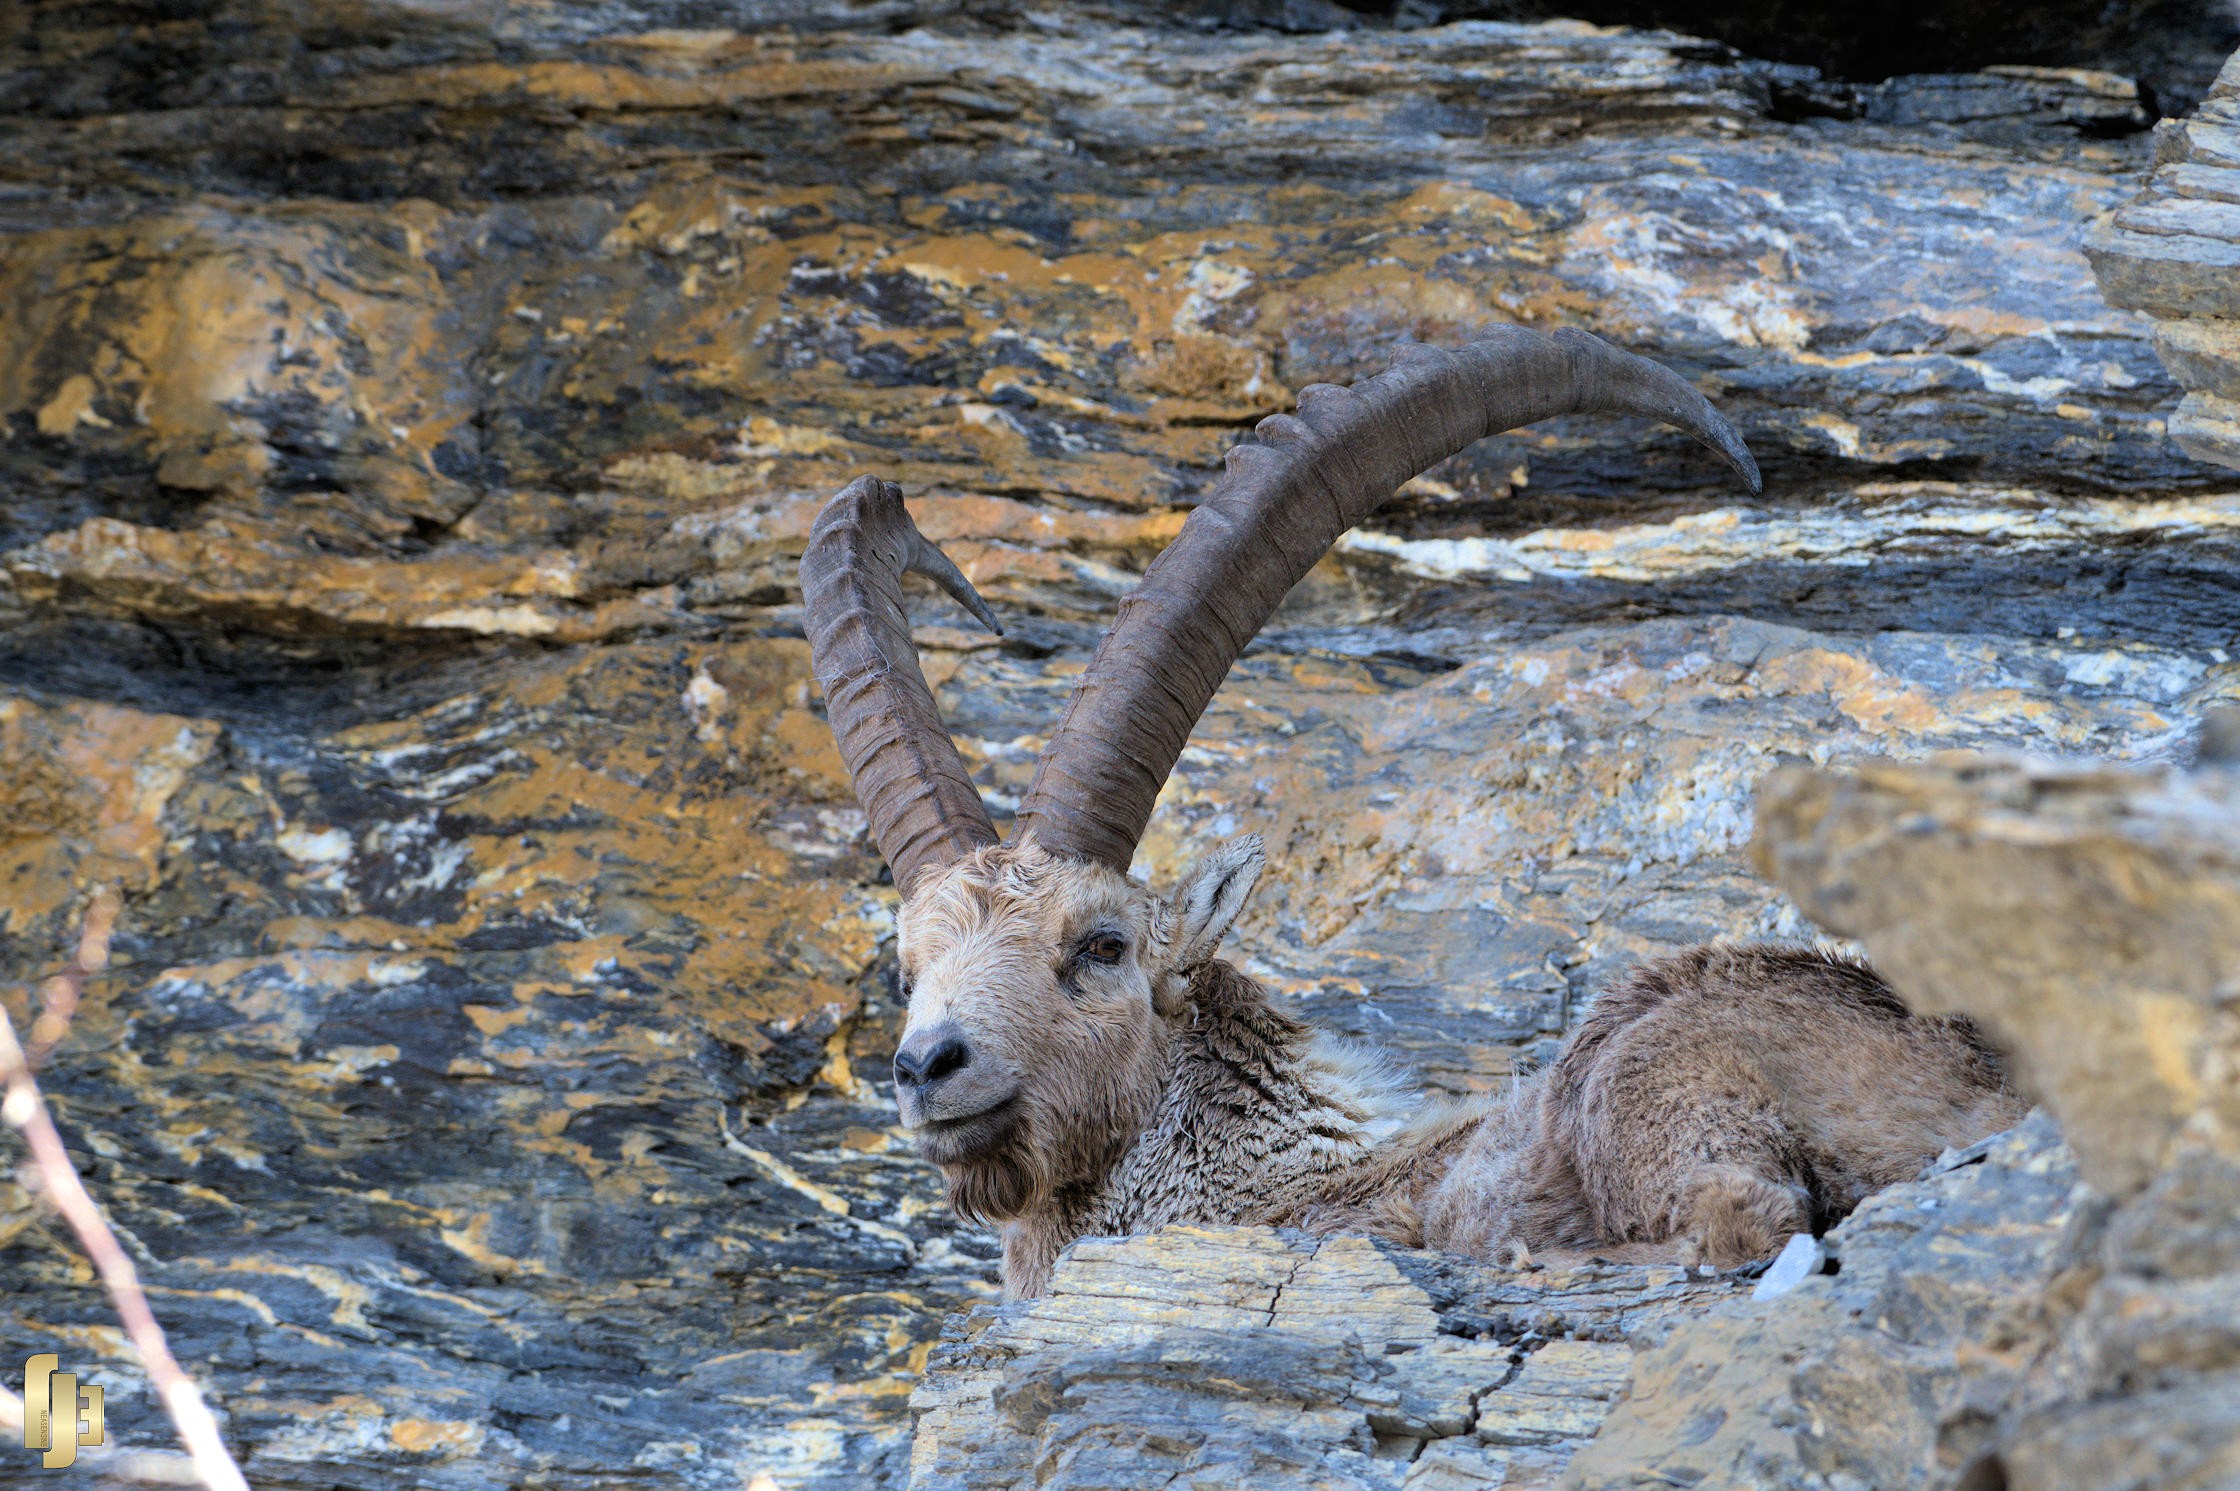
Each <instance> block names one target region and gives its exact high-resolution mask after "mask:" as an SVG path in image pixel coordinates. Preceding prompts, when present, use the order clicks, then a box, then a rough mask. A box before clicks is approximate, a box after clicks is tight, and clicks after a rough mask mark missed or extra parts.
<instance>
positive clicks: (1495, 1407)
mask: <svg viewBox="0 0 2240 1491" xmlns="http://www.w3.org/2000/svg"><path fill="white" fill-rule="evenodd" d="M1738 1287H1740V1286H1738V1285H1737V1284H1736V1283H1735V1282H1734V1281H1732V1280H1728V1279H1705V1278H1698V1277H1695V1276H1692V1275H1690V1274H1688V1273H1687V1272H1685V1271H1684V1270H1681V1269H1677V1268H1669V1267H1638V1266H1624V1267H1621V1266H1616V1265H1593V1266H1588V1267H1582V1268H1578V1269H1537V1270H1529V1271H1512V1270H1502V1269H1492V1268H1485V1267H1481V1266H1478V1265H1473V1264H1467V1263H1462V1262H1459V1261H1457V1260H1454V1259H1450V1258H1443V1257H1440V1256H1437V1255H1433V1254H1424V1253H1414V1252H1410V1251H1408V1250H1405V1249H1399V1248H1393V1247H1390V1246H1388V1245H1385V1244H1383V1243H1377V1242H1371V1241H1369V1240H1367V1239H1363V1238H1351V1237H1332V1238H1315V1237H1308V1236H1305V1235H1303V1234H1298V1233H1289V1232H1276V1231H1273V1230H1271V1229H1268V1228H1264V1227H1231V1228H1202V1227H1169V1228H1166V1229H1163V1230H1162V1231H1160V1232H1157V1233H1154V1234H1152V1235H1150V1236H1147V1237H1138V1238H1126V1239H1109V1238H1090V1239H1085V1240H1083V1241H1082V1242H1080V1243H1077V1244H1075V1245H1074V1246H1073V1247H1072V1248H1071V1249H1069V1250H1068V1251H1067V1253H1066V1254H1065V1256H1064V1257H1063V1258H1062V1259H1061V1260H1060V1262H1059V1264H1058V1269H1057V1272H1056V1274H1055V1276H1054V1277H1053V1280H1052V1284H1051V1292H1050V1294H1049V1295H1048V1296H1047V1297H1045V1298H1043V1299H1039V1300H1032V1301H1026V1302H1021V1303H1017V1304H1010V1305H1003V1306H993V1307H983V1308H981V1309H978V1310H975V1311H974V1312H972V1313H971V1314H970V1315H968V1316H965V1317H962V1318H961V1319H960V1320H957V1321H954V1322H952V1325H951V1330H950V1332H949V1335H948V1336H947V1338H946V1339H945V1340H944V1342H943V1344H942V1345H941V1346H940V1347H939V1348H937V1350H936V1352H935V1354H934V1357H933V1359H932V1360H931V1362H930V1363H929V1364H928V1371H927V1375H926V1378H925V1381H924V1383H923V1384H922V1385H921V1386H920V1387H919V1389H918V1391H917V1392H916V1394H915V1395H913V1397H912V1399H911V1409H912V1412H913V1414H914V1415H915V1418H916V1426H917V1427H916V1440H915V1445H914V1447H913V1450H912V1455H911V1480H910V1484H911V1485H912V1487H914V1488H917V1491H952V1488H954V1491H964V1488H972V1491H1004V1488H1011V1487H1021V1488H1024V1487H1030V1486H1031V1487H1052V1488H1055V1487H1065V1488H1074V1491H1087V1488H1090V1487H1112V1488H1120V1487H1144V1486H1162V1485H1174V1486H1208V1487H1211V1486H1222V1487H1263V1486H1264V1487H1268V1488H1271V1491H1272V1488H1276V1487H1294V1486H1313V1487H1329V1488H1355V1487H1359V1488H1402V1487H1405V1488H1408V1491H1450V1488H1453V1491H1459V1488H1467V1487H1475V1486H1488V1487H1490V1486H1530V1485H1543V1484H1553V1478H1554V1477H1555V1476H1556V1474H1557V1473H1559V1472H1560V1470H1561V1468H1562V1466H1563V1464H1564V1462H1565V1461H1566V1460H1568V1459H1569V1457H1570V1456H1571V1454H1572V1453H1573V1452H1574V1451H1575V1450H1576V1449H1577V1448H1578V1446H1579V1445H1580V1444H1581V1443H1583V1442H1584V1441H1585V1440H1586V1439H1587V1438H1588V1437H1590V1436H1591V1435H1593V1433H1594V1432H1595V1430H1596V1429H1597V1428H1598V1427H1599V1426H1600V1424H1601V1423H1602V1421H1603V1419H1604V1418H1605V1416H1607V1415H1608V1413H1609V1412H1610V1408H1611V1404H1612V1403H1613V1402H1614V1401H1615V1400H1616V1399H1617V1398H1618V1397H1619V1396H1620V1394H1621V1393H1622V1391H1623V1389H1624V1384H1625V1380H1626V1374H1627V1371H1628V1369H1629V1367H1630V1364H1631V1358H1632V1350H1631V1348H1630V1347H1629V1346H1628V1345H1627V1344H1626V1339H1627V1338H1628V1337H1629V1336H1630V1335H1632V1334H1634V1333H1636V1332H1638V1331H1641V1330H1643V1329H1646V1328H1649V1327H1651V1326H1654V1325H1657V1324H1661V1323H1663V1322H1666V1321H1669V1320H1671V1319H1673V1318H1675V1317H1678V1316H1683V1315H1686V1314H1689V1313H1691V1312H1693V1311H1696V1310H1699V1309H1702V1308H1704V1307H1705V1306H1706V1305H1708V1304H1710V1303H1711V1302H1714V1301H1717V1300H1720V1299H1725V1298H1729V1297H1731V1296H1732V1295H1733V1294H1734V1293H1735V1292H1736V1290H1737V1289H1738Z"/></svg>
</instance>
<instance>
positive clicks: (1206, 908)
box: [1170, 834, 1268, 971]
mask: <svg viewBox="0 0 2240 1491" xmlns="http://www.w3.org/2000/svg"><path fill="white" fill-rule="evenodd" d="M1267 863H1268V856H1267V855H1266V854H1265V853H1264V852H1262V850H1261V848H1260V836H1259V835H1258V834H1241V835H1239V836H1238V837H1236V838H1234V839H1231V840H1229V841H1228V842H1227V843H1225V844H1223V845H1222V846H1221V847H1220V848H1218V849H1216V850H1214V851H1213V852H1212V853H1211V854H1208V855H1207V856H1206V857H1205V858H1204V859H1201V860H1199V861H1198V862H1197V863H1196V864H1195V865H1193V866H1191V868H1190V873H1189V874H1187V875H1185V876H1183V877H1182V884H1181V886H1180V887H1178V888H1177V890H1176V891H1175V897H1174V915H1175V928H1174V934H1173V936H1174V949H1175V957H1174V962H1173V963H1172V964H1171V965H1170V966H1171V967H1173V968H1175V969H1176V970H1178V971H1183V970H1188V969H1192V968H1196V967H1198V966H1199V965H1200V964H1202V963H1204V962H1205V961H1206V960H1207V959H1209V958H1211V957H1212V956H1213V954H1214V950H1215V949H1216V948H1218V947H1220V946H1221V939H1222V938H1223V937H1224V936H1226V935H1227V934H1228V931H1229V924H1230V923H1231V922H1234V921H1235V920H1236V919H1237V915H1238V913H1239V912H1241V911H1243V910H1244V903H1245V902H1246V901H1248V900H1250V899H1252V887H1253V886H1255V885H1257V884H1259V882H1260V871H1261V870H1262V869H1263V868H1264V867H1266V865H1267Z"/></svg>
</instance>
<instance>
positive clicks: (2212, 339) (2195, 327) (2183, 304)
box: [2086, 53, 2240, 466]
mask: <svg viewBox="0 0 2240 1491" xmlns="http://www.w3.org/2000/svg"><path fill="white" fill-rule="evenodd" d="M2086 251H2087V253H2088V254H2090V256H2091V259H2092V266H2093V269H2094V271H2095V272H2096V273H2097V274H2098V275H2099V277H2100V285H2101V288H2102V290H2104V291H2105V292H2106V294H2107V297H2108V301H2109V303H2110V304H2111V305H2119V306H2125V307H2128V308H2130V309H2133V310H2140V311H2145V312H2147V313H2148V314H2149V315H2151V316H2153V317H2154V318H2155V320H2156V321H2157V323H2158V325H2157V327H2156V330H2155V349H2156V351H2158V352H2160V353H2161V354H2162V361H2163V364H2164V365H2165V366H2166V367H2168V368H2169V369H2170V372H2171V374H2172V376H2174V377H2175V378H2176V379H2177V380H2178V381H2179V382H2180V383H2182V384H2184V385H2185V387H2186V390H2187V392H2186V396H2185V399H2184V401H2183V402H2182V403H2180V404H2179V406H2178V408H2177V411H2176V412H2175V413H2174V414H2172V415H2171V417H2170V434H2171V436H2172V438H2173V439H2175V440H2176V441H2177V442H2178V445H2179V446H2180V448H2182V449H2183V450H2184V451H2185V452H2186V453H2187V454H2188V455H2191V456H2193V457H2194V458H2195V459H2196V460H2201V461H2213V462H2215V463H2216V464H2218V465H2220V466H2240V53H2235V54H2234V55H2233V58H2232V60H2231V61H2229V62H2227V63H2226V64H2225V67H2224V71H2223V73H2222V74H2220V75H2219V76H2218V78H2217V81H2216V82H2215V83H2214V84H2212V85H2211V87H2210V89H2209V95H2208V97H2207V98H2206V99H2204V100H2203V101H2202V104H2201V107H2200V108H2199V109H2198V110H2196V111H2195V112H2194V113H2193V114H2192V115H2191V116H2189V117H2187V118H2185V119H2182V120H2179V119H2171V120H2165V121H2163V123H2162V124H2161V125H2160V126H2159V127H2158V128H2157V129H2156V131H2155V169H2154V174H2153V175H2152V176H2151V177H2149V178H2148V181H2147V187H2146V190H2145V191H2143V192H2141V193H2140V194H2139V195H2138V196H2137V197H2135V198H2133V199H2132V200H2131V201H2129V202H2127V203H2125V204H2124V205H2123V206H2122V207H2121V208H2119V209H2117V210H2116V212H2115V213H2113V214H2112V215H2111V216H2110V217H2108V218H2107V219H2106V220H2105V221H2103V222H2101V223H2099V224H2097V225H2096V226H2095V227H2094V229H2093V232H2092V236H2091V238H2090V239H2089V240H2088V243H2087V249H2086Z"/></svg>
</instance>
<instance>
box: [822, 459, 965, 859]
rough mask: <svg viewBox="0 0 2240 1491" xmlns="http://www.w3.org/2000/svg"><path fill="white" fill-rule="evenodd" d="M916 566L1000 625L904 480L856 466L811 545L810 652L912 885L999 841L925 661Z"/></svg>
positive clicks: (888, 844) (829, 712)
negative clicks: (936, 538)
mask: <svg viewBox="0 0 2240 1491" xmlns="http://www.w3.org/2000/svg"><path fill="white" fill-rule="evenodd" d="M912 570H915V571H916V572H917V573H919V574H921V575H925V576H927V577H928V578H930V579H931V580H933V581H934V583H936V584H938V585H939V586H940V587H941V588H942V589H943V590H946V591H948V592H949V594H951V595H953V596H955V597H956V598H957V600H958V601H960V602H961V603H963V605H964V607H965V609H966V610H968V611H970V612H971V613H972V614H973V615H974V616H976V617H978V618H979V619H980V622H981V624H982V625H984V626H986V627H987V628H988V630H989V631H991V632H994V633H995V634H996V635H997V636H999V637H1000V636H1002V635H1003V628H1002V627H1001V626H998V625H997V624H996V618H995V615H994V613H992V612H991V611H989V609H988V605H987V602H985V601H983V600H981V599H980V593H979V592H978V591H976V590H974V589H973V588H972V582H971V581H969V580H967V579H966V578H965V577H964V574H963V572H962V571H960V570H959V569H958V568H957V567H956V566H955V565H954V564H952V563H950V562H949V556H948V555H946V554H944V553H942V552H941V551H940V550H939V549H938V548H936V547H934V545H933V543H932V541H931V540H929V539H928V538H927V537H926V536H925V535H924V534H922V533H920V532H919V531H918V525H917V524H915V523H913V522H911V521H910V512H909V510H908V509H907V508H905V507H904V506H903V505H902V488H900V487H898V486H895V485H894V484H893V483H892V482H883V481H879V480H877V479H876V478H873V477H868V476H865V477H858V478H857V479H856V480H855V481H852V482H850V483H849V484H848V485H847V487H846V488H845V489H843V490H842V491H841V493H840V495H838V496H837V497H834V498H833V499H832V500H831V501H830V502H828V503H826V504H825V505H824V511H823V512H820V513H818V514H817V521H816V523H815V525H814V526H812V527H811V528H810V530H809V547H808V549H807V550H806V551H805V552H804V553H803V554H802V556H801V599H802V603H803V607H804V609H805V610H806V612H807V619H808V626H807V630H808V633H809V655H810V659H811V662H812V663H813V665H814V666H815V668H816V673H817V682H818V683H819V684H820V685H822V686H823V688H824V706H825V714H826V717H827V718H828V719H829V720H830V722H831V724H832V733H833V735H834V736H835V737H836V738H837V739H838V740H839V742H840V758H841V759H842V760H843V761H845V762H847V763H848V775H849V776H850V777H851V778H853V779H854V781H855V788H856V798H857V800H858V801H860V802H861V803H862V804H863V811H864V814H865V816H867V817H868V818H869V819H870V820H871V835H872V837H873V838H875V839H877V840H878V842H879V852H880V853H881V854H883V855H885V856H886V858H887V864H888V865H889V866H891V867H892V868H893V870H894V883H895V885H896V886H897V887H898V888H900V889H901V890H902V891H903V893H904V894H906V895H907V894H908V893H909V889H910V884H911V881H912V880H914V879H915V878H916V877H917V875H918V872H919V871H921V870H924V869H928V868H931V867H933V866H938V865H945V864H947V863H949V862H950V861H951V860H953V859H957V858H960V857H962V856H963V855H966V854H970V853H971V852H972V851H973V850H975V849H979V848H983V847H985V846H987V845H989V844H993V843H995V842H996V830H995V825H994V824H993V823H991V822H989V821H988V810H987V808H986V807H985V806H984V805H983V804H982V803H981V801H980V794H979V793H978V792H977V791H975V790H974V788H973V785H972V778H970V777H969V776H967V775H966V774H965V769H964V761H963V759H962V758H961V757H959V756H958V755H957V747H956V743H955V742H954V741H952V740H950V739H949V732H948V729H947V728H946V727H945V726H944V725H943V724H942V723H941V711H940V709H939V708H938V707H936V706H935V704H934V702H933V690H932V689H930V688H928V687H926V678H925V674H923V673H921V672H920V671H918V649H917V647H916V645H915V644H914V643H912V642H911V640H910V618H909V617H908V616H907V615H906V614H904V612H903V609H902V577H903V575H904V574H905V573H907V572H909V571H912Z"/></svg>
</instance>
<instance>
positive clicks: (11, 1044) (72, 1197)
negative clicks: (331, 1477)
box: [0, 887, 249, 1491]
mask: <svg viewBox="0 0 2240 1491" xmlns="http://www.w3.org/2000/svg"><path fill="white" fill-rule="evenodd" d="M117 908H118V900H117V894H116V892H115V891H113V890H110V889H107V888H106V887H104V888H102V889H99V890H97V891H95V892H94V896H93V901H92V904H90V905H89V906H88V907H87V908H86V919H85V927H84V930H83V932H82V933H81V934H80V935H79V938H78V946H77V948H76V950H75V951H74V952H73V953H72V954H71V958H70V963H69V966H67V967H66V968H64V969H63V971H62V972H61V973H59V974H57V975H56V976H55V977H53V978H51V979H49V980H47V984H46V989H45V999H44V1002H43V1005H42V1007H41V1009H40V1011H39V1016H38V1018H37V1019H35V1020H33V1021H32V1023H31V1045H30V1047H29V1048H28V1049H26V1047H25V1046H24V1045H23V1044H22V1043H21V1042H20V1041H18V1040H17V1039H16V1028H15V1023H14V1022H13V1021H11V1020H10V1019H9V1018H8V1013H7V1011H6V1010H5V1009H0V1088H5V1093H6V1095H5V1096H4V1097H0V1119H5V1120H6V1121H7V1124H8V1126H9V1127H10V1128H12V1129H14V1130H16V1132H18V1133H19V1134H21V1135H22V1136H23V1142H24V1145H25V1147H26V1148H28V1149H29V1150H30V1151H31V1164H32V1168H33V1170H34V1172H35V1173H36V1174H37V1175H38V1177H39V1186H40V1192H41V1194H43V1195H44V1196H45V1197H46V1198H47V1200H48V1201H49V1203H51V1204H52V1205H53V1207H54V1209H55V1210H56V1211H58V1212H60V1213H61V1214H62V1217H63V1219H64V1220H65V1221H67V1222H68V1223H69V1224H70V1229H71V1230H72V1231H73V1232H75V1233H77V1234H78V1243H79V1246H81V1247H83V1248H84V1249H85V1250H86V1256H87V1257H88V1258H90V1259H92V1260H93V1266H94V1269H95V1271H96V1272H98V1273H99V1274H100V1275H101V1282H102V1283H103V1284H104V1285H106V1286H107V1287H108V1290H109V1299H110V1302H111V1303H112V1304H114V1305H115V1306H116V1311H117V1318H118V1319H119V1320H121V1321H122V1322H123V1323H124V1329H125V1334H126V1335H128V1336H130V1337H131V1338H132V1346H133V1349H134V1350H135V1351H136V1352H138V1353H139V1356H140V1365H141V1367H142V1369H143V1370H145V1371H146V1372H147V1374H148V1381H149V1383H150V1384H151V1385H152V1386H153V1387H154V1388H155V1390H156V1396H157V1397H158V1398H160V1399H161V1400H162V1402H163V1406H164V1410H165V1411H166V1412H167V1413H169V1414H170V1415H171V1422H172V1425H173V1427H174V1428H176V1429H177V1430H178V1433H179V1442H180V1443H181V1444H182V1445H184V1446H185V1447H186V1451H187V1457H188V1459H189V1460H190V1461H191V1462H192V1463H193V1466H194V1471H195V1474H196V1475H197V1476H198V1477H199V1478H200V1480H201V1482H202V1484H203V1485H204V1486H206V1487H208V1488H209V1491H249V1483H248V1481H247V1480H245V1479H243V1477H242V1474H241V1467H240V1466H238V1465H236V1464H234V1461H233V1456H232V1455H231V1454H230V1453H228V1452H227V1450H226V1446H225V1441H224V1439H223V1438H221V1437H220V1436H219V1434H218V1421H217V1420H216V1419H215V1418H213V1417H211V1415H210V1408H209V1405H207V1404H206V1403H204V1402H203V1401H202V1394H201V1392H200V1391H199V1390H198V1389H197V1388H196V1387H195V1385H194V1379H193V1378H191V1377H189V1376H187V1374H186V1372H185V1371H184V1370H182V1369H181V1368H180V1366H179V1363H178V1361H177V1359H175V1358H174V1357H173V1356H172V1355H171V1347H170V1346H169V1344H168V1343H166V1342H165V1340H164V1338H163V1327H162V1326H160V1325H158V1324H156V1317H155V1312H154V1311H153V1310H151V1309H149V1308H148V1297H147V1295H146V1294H144V1293H142V1292H141V1289H140V1277H139V1274H138V1273H137V1272H136V1271H135V1270H134V1269H133V1267H132V1259H131V1258H130V1257H128V1256H127V1255H126V1253H125V1251H124V1249H123V1247H121V1246H120V1245H119V1244H118V1242H117V1237H116V1234H115V1233H114V1232H112V1231H110V1230H109V1224H108V1222H107V1221H106V1220H104V1219H103V1217H102V1215H101V1208H100V1206H99V1205H98V1204H96V1203H95V1201H94V1199H93V1197H92V1196H91V1195H90V1194H88V1193H87V1191H86V1187H85V1182H84V1181H83V1180H81V1179H80V1178H79V1176H78V1168H77V1166H75V1165H73V1164H71V1163H70V1154H69V1151H67V1150H65V1149H64V1148H63V1147H62V1135H61V1133H60V1132H59V1131H58V1130H57V1129H56V1128H55V1126H54V1115H53V1114H51V1113H49V1112H48V1111H47V1103H46V1099H45V1098H44V1097H42V1096H41V1095H40V1092H39V1084H38V1082H37V1081H36V1080H35V1079H34V1078H33V1076H32V1072H33V1069H34V1067H35V1066H36V1064H37V1063H38V1062H39V1061H41V1060H44V1059H45V1057H46V1055H47V1054H48V1053H49V1052H51V1051H52V1050H53V1049H54V1048H55V1046H56V1044H57V1043H59V1042H60V1041H61V1040H62V1038H63V1037H64V1036H65V1035H67V1034H68V1033H69V1030H70V1019H71V1016H72V1015H74V1014H75V1013H76V1011H77V1008H78V1000H79V997H80V996H81V995H82V994H83V992H84V990H85V985H86V980H88V979H89V978H91V977H93V976H94V975H95V974H97V973H99V972H100V971H101V970H102V969H104V968H106V967H107V966H108V964H109V933H110V930H111V929H112V928H113V927H114V926H115V925H116V920H117Z"/></svg>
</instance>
